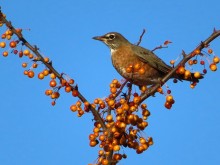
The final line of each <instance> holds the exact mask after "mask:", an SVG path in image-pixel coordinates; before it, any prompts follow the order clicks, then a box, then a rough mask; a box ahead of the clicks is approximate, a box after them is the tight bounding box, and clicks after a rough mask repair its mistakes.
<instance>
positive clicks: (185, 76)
mask: <svg viewBox="0 0 220 165" xmlns="http://www.w3.org/2000/svg"><path fill="white" fill-rule="evenodd" d="M190 76H191V72H190V71H189V70H186V71H185V73H184V78H185V79H188V78H189V77H190Z"/></svg>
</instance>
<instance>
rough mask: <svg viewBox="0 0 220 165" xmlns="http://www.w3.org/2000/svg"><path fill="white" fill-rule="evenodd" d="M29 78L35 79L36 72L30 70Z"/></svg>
mask: <svg viewBox="0 0 220 165" xmlns="http://www.w3.org/2000/svg"><path fill="white" fill-rule="evenodd" d="M28 77H29V78H33V77H34V71H32V70H30V71H29V72H28Z"/></svg>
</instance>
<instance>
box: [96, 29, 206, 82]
mask: <svg viewBox="0 0 220 165" xmlns="http://www.w3.org/2000/svg"><path fill="white" fill-rule="evenodd" d="M93 39H95V40H99V41H102V42H104V43H105V44H106V45H107V46H108V47H109V48H110V51H111V59H112V64H113V66H114V67H115V69H116V70H117V71H118V73H119V74H120V75H121V76H122V77H124V78H125V79H127V80H129V81H130V82H131V83H133V84H135V85H138V86H143V85H154V84H157V83H161V79H162V78H163V77H164V76H165V75H166V74H167V73H168V72H170V71H171V70H172V67H171V66H169V65H167V64H166V63H165V62H164V61H163V60H161V59H160V58H159V57H157V56H156V55H155V54H154V53H153V52H152V51H150V50H148V49H145V48H143V47H140V46H137V45H134V44H132V43H130V42H129V41H128V40H127V39H126V38H125V37H124V36H122V35H121V34H120V33H117V32H110V33H107V34H105V35H103V36H96V37H93ZM172 78H176V79H179V80H187V81H192V82H198V79H197V78H195V77H194V74H193V73H190V76H188V77H185V78H184V75H180V74H174V75H173V76H172ZM201 78H202V76H201Z"/></svg>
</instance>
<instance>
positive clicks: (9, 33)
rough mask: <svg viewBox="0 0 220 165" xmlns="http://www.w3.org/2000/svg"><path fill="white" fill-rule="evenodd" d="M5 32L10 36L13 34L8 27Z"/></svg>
mask: <svg viewBox="0 0 220 165" xmlns="http://www.w3.org/2000/svg"><path fill="white" fill-rule="evenodd" d="M5 34H6V35H10V36H12V35H13V32H12V31H11V30H10V29H8V30H7V31H6V32H5Z"/></svg>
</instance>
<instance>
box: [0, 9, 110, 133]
mask: <svg viewBox="0 0 220 165" xmlns="http://www.w3.org/2000/svg"><path fill="white" fill-rule="evenodd" d="M0 22H3V23H5V25H6V26H7V27H8V28H9V29H10V30H11V31H12V32H13V33H14V34H15V35H16V36H17V37H18V38H19V40H20V41H22V44H23V45H25V46H26V47H27V48H29V49H30V50H31V51H32V52H33V53H34V54H35V55H36V56H37V57H38V60H39V61H41V62H42V63H43V64H44V65H45V66H46V67H47V68H48V69H49V70H50V71H51V72H52V73H54V74H55V75H56V77H57V78H58V79H59V80H60V82H61V81H62V80H63V77H62V75H61V74H60V73H59V72H58V71H57V70H56V69H55V68H54V67H53V66H52V65H51V63H48V62H45V61H44V58H43V56H42V55H41V54H40V53H39V51H38V48H37V47H36V46H32V45H31V44H30V43H29V42H28V41H27V40H26V39H25V38H24V37H23V35H22V34H21V33H18V32H17V30H16V29H15V28H14V27H13V26H12V24H11V22H10V21H8V20H7V19H6V18H4V16H3V14H2V12H1V11H0ZM70 86H71V88H72V90H77V91H78V88H77V87H76V86H73V85H70ZM77 97H78V98H79V99H80V100H81V101H82V102H83V103H84V102H88V101H87V99H86V98H85V97H84V96H83V95H82V94H81V93H80V92H79V91H78V96H77ZM89 108H90V110H91V112H92V114H93V116H94V118H95V119H96V120H97V121H98V122H99V123H100V124H101V126H102V128H103V130H106V126H105V123H104V121H103V120H102V118H101V116H100V114H99V113H98V112H97V111H96V109H95V108H93V107H92V106H91V105H90V106H89Z"/></svg>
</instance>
